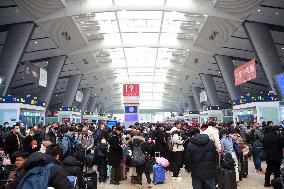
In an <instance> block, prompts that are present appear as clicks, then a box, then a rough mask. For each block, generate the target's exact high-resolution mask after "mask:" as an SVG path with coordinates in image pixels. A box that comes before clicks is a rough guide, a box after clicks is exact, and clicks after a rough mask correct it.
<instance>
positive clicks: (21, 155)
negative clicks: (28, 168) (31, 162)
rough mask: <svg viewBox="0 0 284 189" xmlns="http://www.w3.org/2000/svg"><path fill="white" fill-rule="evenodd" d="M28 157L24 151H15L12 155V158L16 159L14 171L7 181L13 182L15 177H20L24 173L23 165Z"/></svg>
mask: <svg viewBox="0 0 284 189" xmlns="http://www.w3.org/2000/svg"><path fill="white" fill-rule="evenodd" d="M29 155H30V154H29V153H28V152H25V151H16V152H15V153H14V157H15V158H16V161H15V165H16V170H15V171H12V172H11V173H10V175H9V179H8V180H14V179H15V178H16V177H18V176H20V175H21V174H22V173H23V172H24V165H25V162H26V160H27V159H28V157H29Z"/></svg>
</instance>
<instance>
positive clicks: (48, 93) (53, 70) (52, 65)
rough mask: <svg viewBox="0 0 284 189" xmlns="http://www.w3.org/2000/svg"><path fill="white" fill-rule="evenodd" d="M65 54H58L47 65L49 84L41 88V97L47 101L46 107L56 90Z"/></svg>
mask: <svg viewBox="0 0 284 189" xmlns="http://www.w3.org/2000/svg"><path fill="white" fill-rule="evenodd" d="M65 60H66V57H65V56H58V57H54V58H51V59H49V61H48V66H47V69H46V71H47V85H46V87H43V88H41V91H40V96H39V99H40V100H43V101H45V103H46V107H47V108H48V106H49V103H50V99H51V97H52V94H53V92H54V89H55V86H56V83H57V80H58V78H59V75H60V72H61V70H62V68H63V65H64V63H65Z"/></svg>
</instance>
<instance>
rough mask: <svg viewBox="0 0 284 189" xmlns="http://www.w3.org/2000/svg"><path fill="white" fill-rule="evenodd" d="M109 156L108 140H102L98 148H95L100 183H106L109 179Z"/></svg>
mask: <svg viewBox="0 0 284 189" xmlns="http://www.w3.org/2000/svg"><path fill="white" fill-rule="evenodd" d="M107 154H108V144H107V141H106V139H104V138H103V139H102V140H101V142H100V143H99V144H98V146H97V147H96V148H95V157H96V159H97V164H98V172H99V182H100V183H105V182H106V179H107Z"/></svg>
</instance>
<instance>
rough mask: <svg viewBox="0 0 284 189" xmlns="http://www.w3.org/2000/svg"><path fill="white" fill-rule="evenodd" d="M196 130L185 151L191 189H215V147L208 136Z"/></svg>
mask: <svg viewBox="0 0 284 189" xmlns="http://www.w3.org/2000/svg"><path fill="white" fill-rule="evenodd" d="M199 133H200V131H199V130H198V129H196V130H195V131H194V136H193V137H192V138H191V139H190V141H189V144H188V146H187V149H186V160H187V161H188V162H187V165H189V169H190V170H191V177H192V187H193V189H202V188H204V185H205V188H206V189H215V188H216V187H215V182H214V176H215V168H216V161H217V159H218V157H217V153H216V147H215V145H214V143H213V141H211V140H210V139H209V137H208V135H203V134H199Z"/></svg>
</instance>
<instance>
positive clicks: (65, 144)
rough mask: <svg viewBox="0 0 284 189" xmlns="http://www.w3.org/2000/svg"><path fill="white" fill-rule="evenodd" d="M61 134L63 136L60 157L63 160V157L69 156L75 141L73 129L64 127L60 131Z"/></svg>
mask: <svg viewBox="0 0 284 189" xmlns="http://www.w3.org/2000/svg"><path fill="white" fill-rule="evenodd" d="M62 132H63V133H65V134H64V136H63V139H62V141H61V149H62V157H63V159H64V158H65V157H67V156H70V155H71V153H72V152H71V151H72V149H71V147H72V144H73V143H76V141H75V128H73V127H69V128H67V127H65V128H64V129H62Z"/></svg>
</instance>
